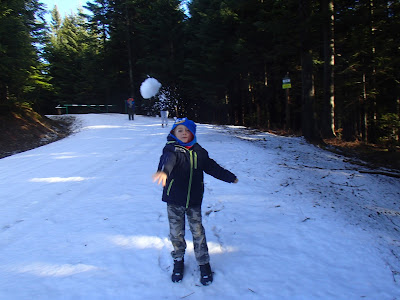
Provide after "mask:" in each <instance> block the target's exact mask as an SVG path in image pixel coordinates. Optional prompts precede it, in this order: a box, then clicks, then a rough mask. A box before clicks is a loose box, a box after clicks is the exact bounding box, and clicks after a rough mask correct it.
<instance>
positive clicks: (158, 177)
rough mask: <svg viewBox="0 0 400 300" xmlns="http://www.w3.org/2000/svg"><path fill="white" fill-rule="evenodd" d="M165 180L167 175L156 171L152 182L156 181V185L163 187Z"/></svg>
mask: <svg viewBox="0 0 400 300" xmlns="http://www.w3.org/2000/svg"><path fill="white" fill-rule="evenodd" d="M167 178H168V175H167V173H165V172H163V171H158V172H156V173H155V174H154V175H153V182H156V181H157V180H158V182H157V184H160V183H162V186H165V185H166V184H167Z"/></svg>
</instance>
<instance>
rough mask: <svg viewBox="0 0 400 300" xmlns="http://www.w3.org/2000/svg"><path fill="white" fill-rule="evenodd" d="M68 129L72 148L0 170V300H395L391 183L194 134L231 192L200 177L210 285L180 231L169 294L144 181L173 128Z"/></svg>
mask: <svg viewBox="0 0 400 300" xmlns="http://www.w3.org/2000/svg"><path fill="white" fill-rule="evenodd" d="M72 110H73V108H71V111H70V112H71V113H73V111H72ZM50 117H51V118H53V119H58V118H62V117H66V116H50ZM67 117H71V118H75V126H74V133H73V134H72V135H70V136H69V137H67V138H64V139H62V140H59V141H57V142H54V143H51V144H48V145H45V146H42V147H39V148H36V149H32V150H30V151H26V152H23V153H19V154H15V155H12V156H9V157H6V158H2V159H0V235H1V238H0V299H7V300H21V299H35V300H76V299H85V300H115V299H118V300H136V299H138V300H143V299H144V300H147V299H149V300H153V299H185V300H204V299H209V300H214V299H215V300H232V299H233V300H236V299H238V300H239V299H240V300H242V299H246V300H247V299H249V300H252V299H257V300H265V299H268V300H275V299H276V300H303V299H304V300H313V299H324V300H330V299H332V300H342V299H343V300H353V299H354V300H356V299H357V300H359V299H366V300H368V299H370V300H375V299H376V300H378V299H379V300H393V299H399V298H400V261H399V257H400V206H399V199H400V181H399V180H398V178H392V177H388V176H384V175H379V174H370V173H365V172H368V171H369V169H368V168H367V167H366V166H365V165H362V164H358V163H359V162H358V163H357V164H352V163H351V162H350V161H349V159H348V158H346V157H343V156H340V155H338V154H335V153H332V152H329V151H326V150H323V149H321V148H319V147H316V146H314V145H311V144H309V143H307V142H306V141H305V140H304V139H303V138H300V137H283V136H276V135H273V134H269V133H263V132H258V131H255V130H250V129H246V128H244V127H240V126H216V125H211V124H200V123H198V124H197V125H198V126H197V134H196V135H197V141H198V142H199V143H200V145H201V146H202V147H204V148H205V149H206V150H207V151H208V153H209V155H210V157H211V158H212V159H214V160H215V161H216V162H218V163H219V164H220V165H221V166H223V167H224V168H226V169H228V170H230V171H231V172H233V173H234V174H235V175H236V176H237V178H238V179H239V182H238V183H237V184H229V183H225V182H222V181H219V180H217V179H215V178H213V177H211V176H209V175H205V177H204V185H205V189H204V202H203V206H202V212H203V225H204V227H205V231H206V236H207V243H208V248H209V252H210V258H211V262H210V263H211V267H212V270H213V271H214V282H213V283H212V284H211V285H209V286H206V287H204V286H202V285H201V284H200V282H199V279H200V273H199V267H198V265H197V262H196V259H195V256H194V252H193V243H192V236H191V233H190V231H189V228H188V227H189V226H187V228H186V240H187V245H188V248H187V251H186V255H185V274H184V278H183V281H182V282H181V283H173V282H171V272H172V268H173V260H172V257H171V256H170V252H171V250H172V246H171V243H170V241H169V225H168V217H167V209H166V204H165V203H164V202H162V201H161V195H162V188H161V186H159V185H157V184H156V183H154V182H153V181H152V178H151V176H152V174H153V173H154V172H155V171H156V169H157V166H158V161H159V158H160V155H161V153H162V149H163V147H164V145H165V143H166V141H167V139H166V137H167V135H168V132H169V130H170V128H171V126H172V122H173V120H172V119H170V120H169V121H170V123H169V126H168V127H166V128H163V127H162V126H161V119H160V118H159V117H147V116H141V115H136V116H135V120H134V121H130V120H128V116H127V115H126V114H111V113H109V114H97V113H92V114H85V115H83V114H82V115H69V116H67ZM45 138H46V137H43V139H45ZM361 171H364V172H361Z"/></svg>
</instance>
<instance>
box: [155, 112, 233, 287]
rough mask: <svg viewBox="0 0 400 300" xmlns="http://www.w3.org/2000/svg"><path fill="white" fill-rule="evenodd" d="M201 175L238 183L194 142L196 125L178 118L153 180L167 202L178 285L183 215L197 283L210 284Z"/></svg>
mask: <svg viewBox="0 0 400 300" xmlns="http://www.w3.org/2000/svg"><path fill="white" fill-rule="evenodd" d="M204 172H206V173H207V174H209V175H211V176H213V177H215V178H217V179H220V180H222V181H225V182H229V183H237V182H238V179H237V178H236V176H235V174H233V173H231V172H230V171H228V170H225V169H224V168H222V167H221V166H220V165H218V164H217V163H216V162H215V161H214V160H212V159H211V158H210V157H209V156H208V152H207V151H206V150H205V149H204V148H202V147H201V146H200V145H199V144H198V143H197V138H196V124H195V123H194V122H193V121H191V120H189V119H187V118H182V119H177V120H176V122H175V123H174V125H173V126H172V130H171V132H170V133H169V135H168V136H167V144H166V145H165V147H164V149H163V152H162V155H161V157H160V162H159V165H158V169H157V172H156V173H155V174H154V175H153V180H154V181H158V184H160V183H162V185H163V187H164V189H163V194H162V201H164V202H166V203H167V212H168V221H169V229H170V235H169V237H170V239H171V242H172V246H173V248H174V250H173V251H172V252H171V255H172V258H173V259H174V270H173V272H172V275H171V279H172V281H173V282H180V281H181V280H182V279H183V273H184V255H185V250H186V241H185V222H186V221H185V215H186V216H187V219H188V222H189V226H190V231H191V232H192V235H193V245H194V252H195V256H196V261H197V263H198V264H199V266H200V282H201V283H202V284H203V285H208V284H210V283H211V282H212V281H213V273H212V271H211V266H210V256H209V254H208V247H207V241H206V235H205V231H204V227H203V224H202V218H201V204H202V201H203V193H204V179H203V177H204Z"/></svg>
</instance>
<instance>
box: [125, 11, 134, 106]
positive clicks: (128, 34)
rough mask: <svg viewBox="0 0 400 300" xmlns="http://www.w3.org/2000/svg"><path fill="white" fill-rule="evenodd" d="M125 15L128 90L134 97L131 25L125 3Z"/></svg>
mask: <svg viewBox="0 0 400 300" xmlns="http://www.w3.org/2000/svg"><path fill="white" fill-rule="evenodd" d="M125 17H126V44H127V50H128V67H129V92H130V95H129V96H130V97H132V98H134V99H135V85H134V81H133V61H132V60H133V59H132V45H131V26H130V19H129V17H130V16H129V12H128V6H127V4H125Z"/></svg>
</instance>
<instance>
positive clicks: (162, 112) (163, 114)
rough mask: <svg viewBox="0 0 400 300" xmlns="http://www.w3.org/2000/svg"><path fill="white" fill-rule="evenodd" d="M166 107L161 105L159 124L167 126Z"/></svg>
mask: <svg viewBox="0 0 400 300" xmlns="http://www.w3.org/2000/svg"><path fill="white" fill-rule="evenodd" d="M168 113H169V112H168V109H167V106H166V105H162V106H161V110H160V115H161V126H162V127H164V125H165V126H168Z"/></svg>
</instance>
